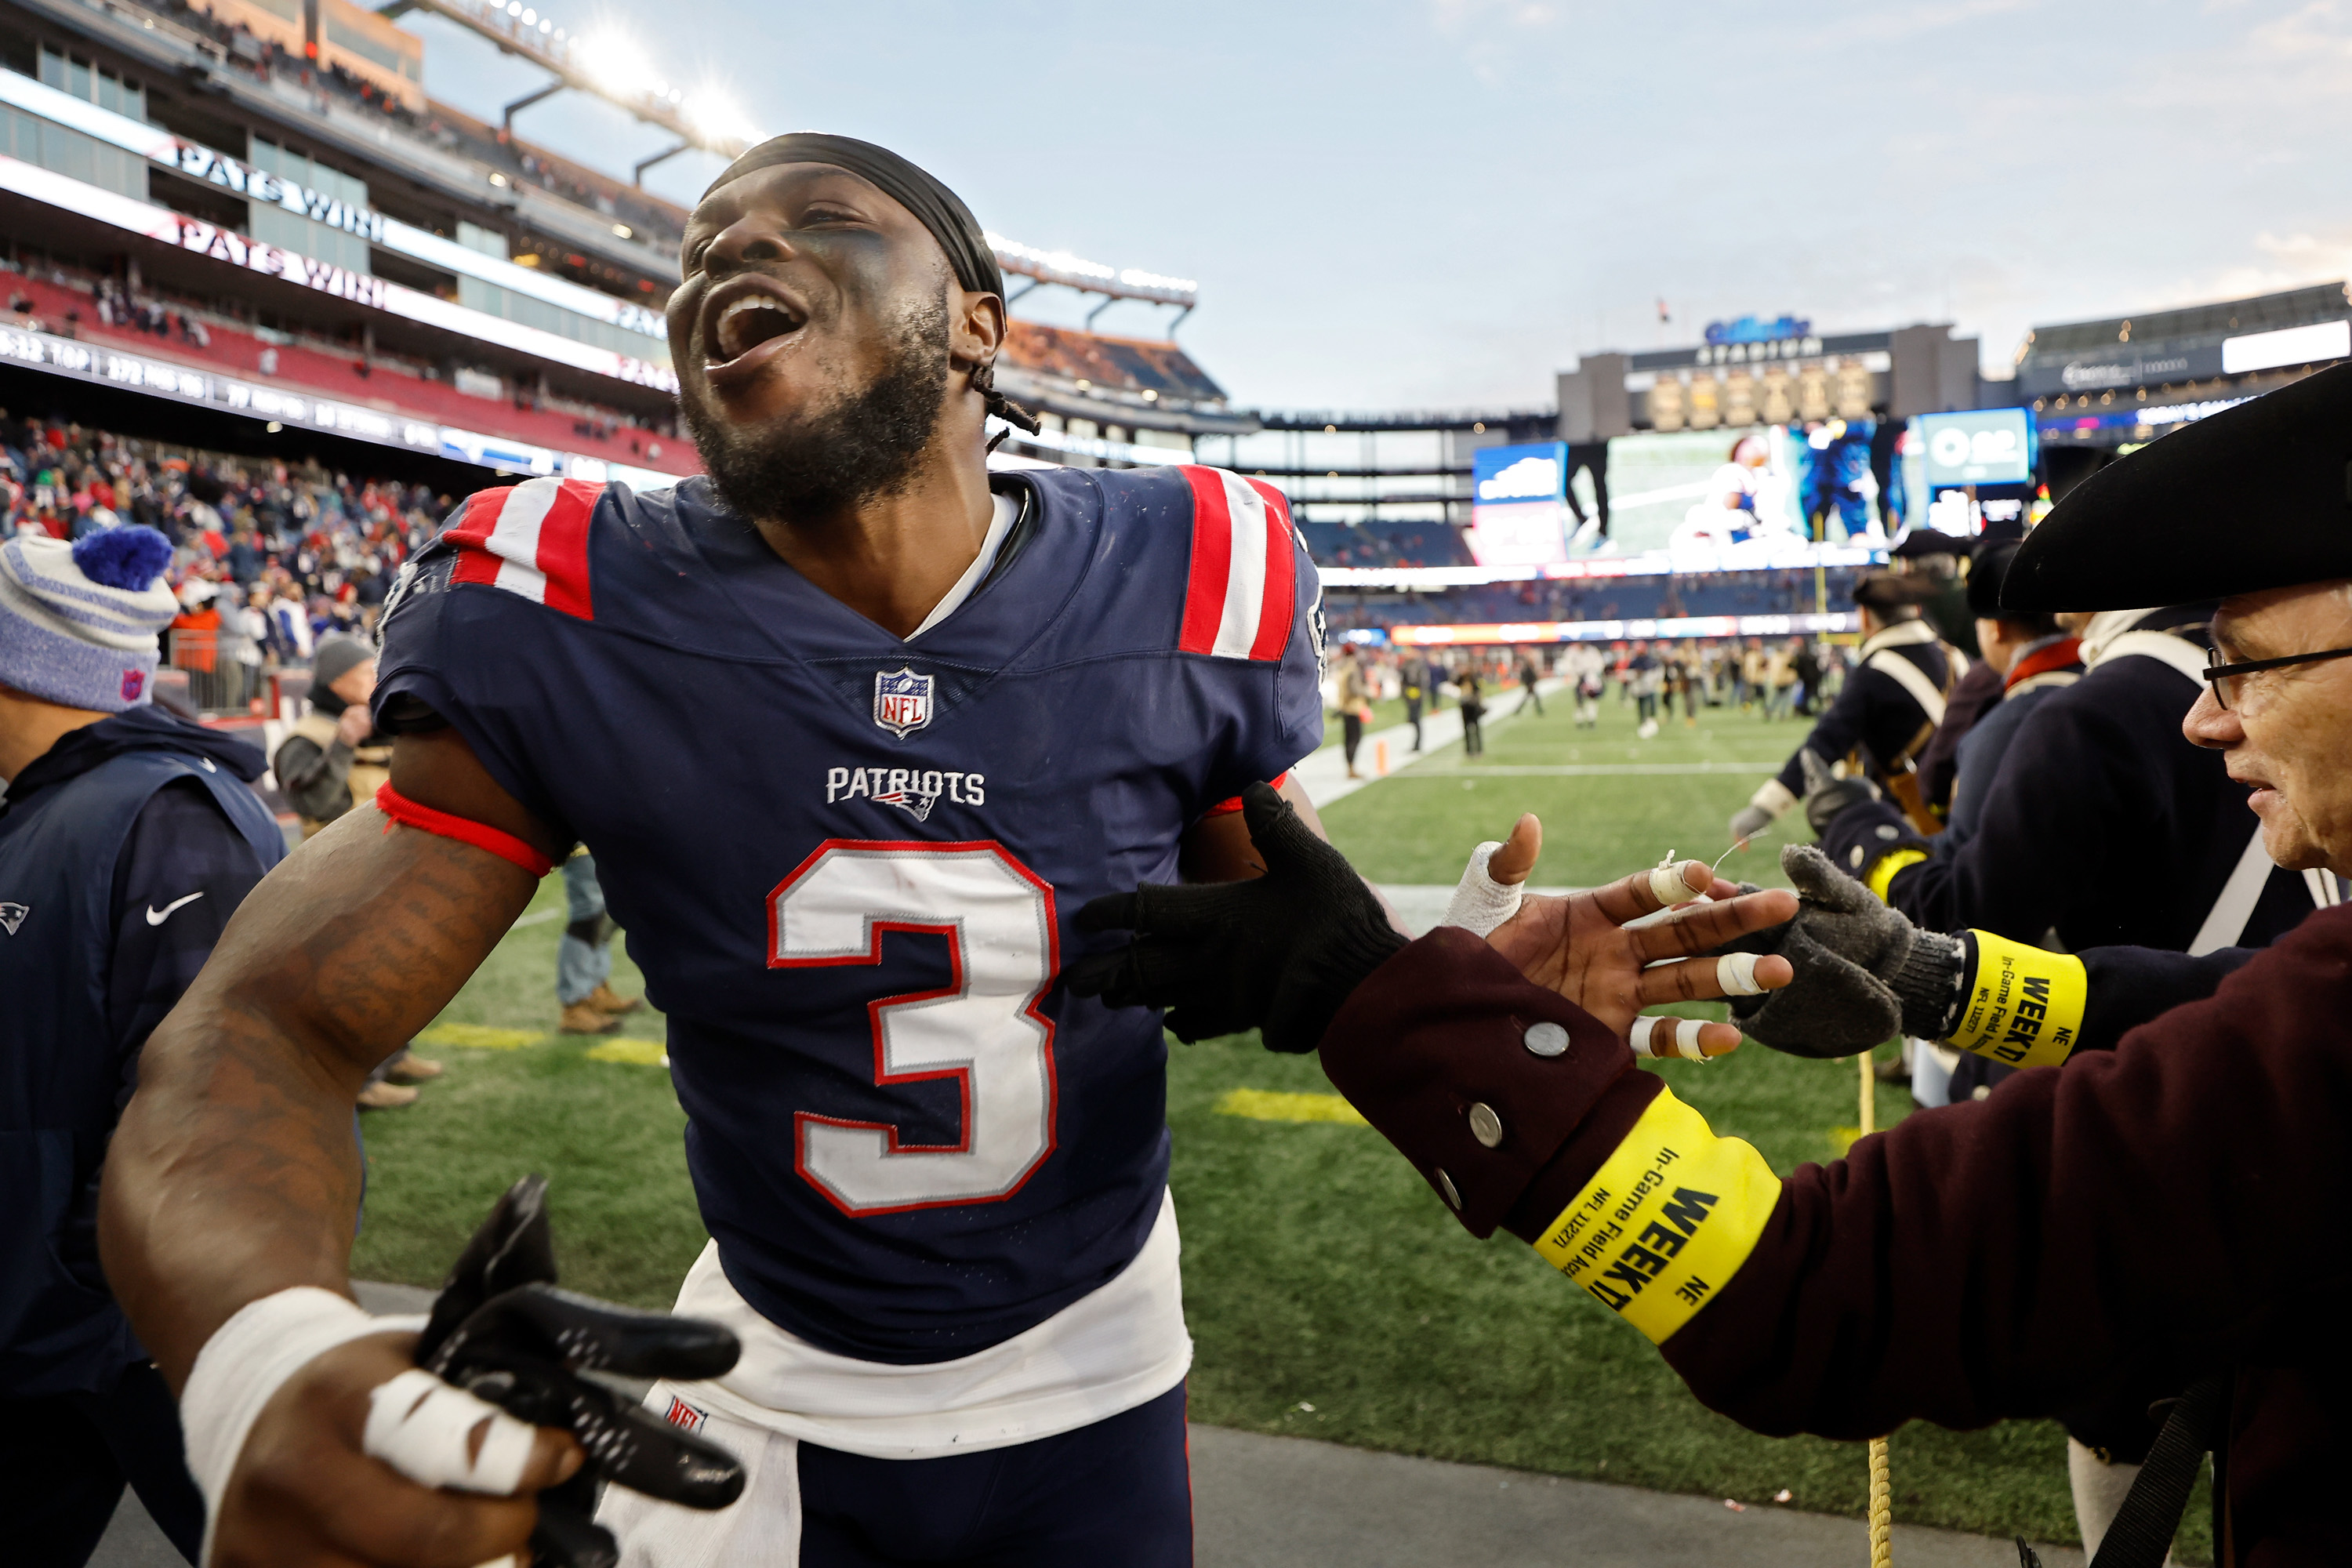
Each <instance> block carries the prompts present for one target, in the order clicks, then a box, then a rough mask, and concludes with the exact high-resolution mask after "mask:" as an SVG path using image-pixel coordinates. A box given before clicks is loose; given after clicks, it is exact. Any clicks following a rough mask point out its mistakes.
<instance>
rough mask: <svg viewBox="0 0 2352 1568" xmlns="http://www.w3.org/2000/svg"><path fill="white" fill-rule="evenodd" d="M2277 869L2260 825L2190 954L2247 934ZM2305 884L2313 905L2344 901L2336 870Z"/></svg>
mask: <svg viewBox="0 0 2352 1568" xmlns="http://www.w3.org/2000/svg"><path fill="white" fill-rule="evenodd" d="M2176 640H2178V639H2176ZM2277 869H2279V866H2278V863H2277V862H2276V861H2274V860H2273V859H2272V858H2271V852H2270V850H2269V849H2268V848H2267V847H2264V846H2263V830H2262V828H2261V826H2256V827H2255V828H2254V836H2253V837H2252V838H2250V839H2248V840H2246V848H2245V852H2244V853H2243V854H2242V855H2240V856H2239V857H2238V864H2237V866H2236V867H2235V868H2233V869H2232V870H2231V872H2230V879H2229V880H2228V881H2226V882H2224V883H2222V884H2221V897H2219V898H2217V899H2215V900H2213V907H2212V909H2210V910H2208V911H2206V915H2205V923H2204V924H2203V925H2200V926H2199V927H2198V928H2197V935H2196V937H2195V938H2194V939H2193V940H2192V941H2190V942H2189V957H2191V958H2201V957H2202V956H2204V955H2205V954H2206V953H2209V952H2215V951H2217V950H2219V949H2221V948H2224V947H2235V946H2237V945H2238V939H2239V938H2240V937H2242V936H2243V935H2245V934H2246V922H2248V921H2251V920H2252V919H2253V918H2254V906H2255V905H2256V904H2259V903H2261V902H2262V901H2263V889H2264V888H2267V887H2268V886H2270V880H2271V873H2272V872H2273V871H2275V870H2277ZM2303 886H2304V890H2305V892H2307V893H2309V894H2310V895H2311V906H2312V908H2314V909H2317V910H2330V909H2334V908H2335V907H2336V905H2338V904H2340V903H2342V902H2343V901H2344V884H2343V882H2342V881H2341V880H2340V879H2338V878H2337V877H2336V873H2335V872H2333V871H2318V870H2313V871H2305V873H2304V874H2303Z"/></svg>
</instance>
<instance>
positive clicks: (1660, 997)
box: [1486, 816, 1797, 1057]
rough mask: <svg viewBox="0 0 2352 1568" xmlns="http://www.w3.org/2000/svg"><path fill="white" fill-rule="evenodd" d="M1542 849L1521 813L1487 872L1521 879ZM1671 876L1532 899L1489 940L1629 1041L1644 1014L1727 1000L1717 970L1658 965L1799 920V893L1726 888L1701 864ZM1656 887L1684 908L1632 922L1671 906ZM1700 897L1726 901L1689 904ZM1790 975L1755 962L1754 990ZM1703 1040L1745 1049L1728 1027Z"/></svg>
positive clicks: (1707, 1031) (1714, 1047)
mask: <svg viewBox="0 0 2352 1568" xmlns="http://www.w3.org/2000/svg"><path fill="white" fill-rule="evenodd" d="M1542 848H1543V824H1542V823H1540V822H1538V820H1537V819H1536V818H1535V817H1534V816H1522V817H1520V818H1519V821H1518V826H1516V827H1514V828H1513V829H1512V830H1511V837H1510V838H1509V839H1508V841H1507V842H1506V843H1505V844H1504V846H1503V847H1502V848H1500V849H1498V850H1496V852H1495V854H1494V856H1493V858H1491V859H1489V860H1488V861H1487V863H1486V874H1487V875H1488V876H1490V877H1492V878H1493V879H1495V880H1496V881H1497V882H1505V883H1509V882H1524V881H1525V880H1526V879H1528V875H1529V874H1530V873H1531V872H1532V871H1533V870H1534V869H1535V863H1536V857H1537V856H1538V854H1540V853H1541V852H1542ZM1672 869H1673V873H1674V874H1673V875H1672V876H1670V877H1667V878H1664V879H1659V878H1656V877H1654V875H1653V873H1651V872H1649V871H1641V872H1636V873H1635V874H1634V875H1633V876H1631V877H1628V878H1626V879H1623V880H1622V881H1619V882H1612V883H1611V884H1610V885H1609V886H1607V887H1605V888H1595V889H1591V890H1589V891H1586V892H1581V893H1570V895H1568V896H1567V897H1566V898H1548V897H1542V896H1538V895H1529V896H1528V897H1527V898H1525V899H1523V900H1521V902H1520V905H1519V911H1518V913H1517V914H1516V915H1514V916H1513V917H1512V918H1511V919H1510V920H1508V921H1506V922H1504V923H1503V924H1502V925H1500V926H1497V927H1496V929H1495V930H1494V931H1490V932H1488V933H1487V937H1486V940H1487V942H1489V943H1491V944H1492V945H1493V946H1494V948H1495V950H1496V952H1500V953H1502V954H1503V956H1505V957H1506V958H1508V959H1509V960H1510V961H1511V962H1512V963H1516V964H1517V965H1518V967H1519V973H1522V974H1524V975H1526V976H1527V977H1528V979H1529V980H1531V981H1533V982H1534V983H1535V984H1538V985H1542V986H1547V987H1549V988H1550V989H1551V990H1554V991H1557V992H1559V994H1561V995H1563V996H1565V997H1567V998H1568V999H1569V1000H1570V1001H1571V1002H1573V1003H1575V1004H1576V1005H1578V1006H1580V1007H1581V1008H1583V1009H1584V1010H1585V1011H1586V1012H1588V1013H1590V1014H1591V1015H1592V1016H1594V1017H1595V1018H1597V1019H1599V1020H1600V1021H1601V1023H1603V1024H1605V1025H1607V1026H1609V1027H1610V1028H1611V1029H1612V1030H1613V1031H1614V1032H1616V1033H1617V1034H1619V1035H1623V1034H1624V1033H1626V1032H1627V1031H1628V1030H1629V1029H1631V1028H1632V1027H1633V1018H1634V1016H1635V1015H1636V1014H1638V1013H1640V1012H1641V1010H1642V1009H1643V1008H1644V1007H1654V1006H1657V1005H1661V1004H1663V1003H1670V1002H1696V1001H1705V1000H1708V999H1710V998H1715V997H1720V996H1722V995H1723V994H1725V992H1724V987H1723V982H1722V978H1721V975H1720V973H1719V972H1718V968H1717V965H1716V964H1714V963H1675V962H1662V961H1672V960H1680V959H1690V958H1693V957H1696V956H1697V955H1700V954H1704V953H1706V952H1707V951H1708V950H1709V949H1711V948H1715V947H1717V946H1719V945H1720V944H1722V943H1724V942H1730V941H1733V940H1734V939H1735V938H1737V937H1739V936H1743V935H1746V934H1748V933H1750V932H1753V931H1761V930H1764V929H1765V928H1767V927H1771V926H1778V925H1780V924H1781V923H1782V922H1783V921H1787V920H1788V919H1789V917H1790V916H1791V915H1793V914H1794V913H1796V910H1797V900H1796V899H1795V897H1794V896H1793V895H1791V894H1789V893H1785V892H1780V891H1778V890H1775V891H1771V892H1751V893H1748V894H1745V895H1742V894H1740V893H1739V889H1737V888H1735V887H1733V886H1732V885H1731V884H1730V883H1728V882H1724V881H1719V880H1717V879H1716V877H1715V874H1714V873H1713V872H1711V871H1709V870H1708V869H1707V868H1706V863H1705V862H1703V861H1698V860H1685V861H1683V862H1682V863H1681V864H1680V865H1679V866H1676V867H1675V868H1672ZM1660 880H1664V881H1665V882H1666V883H1667V884H1668V887H1667V889H1666V890H1667V891H1668V893H1669V894H1671V893H1673V892H1676V891H1679V892H1681V893H1683V894H1684V897H1683V898H1681V899H1677V900H1675V902H1676V903H1677V904H1686V905H1688V907H1687V908H1685V909H1684V910H1683V912H1682V913H1681V914H1680V915H1679V916H1678V917H1675V918H1671V919H1668V920H1665V921H1656V922H1654V923H1648V924H1642V925H1633V924H1632V923H1630V922H1633V921H1641V920H1642V919H1643V917H1644V916H1648V915H1654V914H1656V913H1657V912H1658V911H1659V910H1664V909H1665V908H1667V907H1668V906H1667V904H1666V902H1665V900H1663V899H1661V898H1660V896H1659V892H1660V889H1659V888H1658V887H1657V886H1656V883H1657V882H1658V881H1660ZM1701 898H1713V899H1716V900H1720V901H1717V902H1713V903H1695V902H1692V900H1698V899H1701ZM1653 965H1655V967H1652V966H1653ZM1793 973H1794V971H1793V970H1792V969H1791V968H1790V965H1789V963H1788V962H1787V961H1786V960H1784V959H1780V958H1773V957H1766V958H1762V959H1759V960H1758V962H1757V964H1756V980H1757V983H1758V984H1760V985H1763V986H1764V987H1766V988H1767V989H1768V990H1769V989H1770V988H1772V987H1775V986H1780V985H1786V984H1788V983H1789V981H1790V976H1791V975H1792V974H1793ZM1698 1043H1699V1048H1700V1049H1701V1050H1702V1051H1705V1052H1706V1054H1707V1055H1708V1056H1711V1057H1712V1056H1721V1055H1722V1054H1724V1053H1725V1052H1727V1051H1729V1050H1731V1049H1733V1048H1734V1047H1737V1046H1738V1044H1739V1030H1738V1028H1736V1027H1734V1026H1731V1025H1729V1024H1708V1025H1706V1026H1704V1027H1702V1028H1701V1029H1700V1031H1699V1038H1698Z"/></svg>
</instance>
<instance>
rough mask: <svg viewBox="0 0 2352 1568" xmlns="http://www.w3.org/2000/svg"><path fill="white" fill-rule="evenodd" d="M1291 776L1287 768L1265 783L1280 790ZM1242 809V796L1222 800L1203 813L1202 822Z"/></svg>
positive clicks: (1229, 814)
mask: <svg viewBox="0 0 2352 1568" xmlns="http://www.w3.org/2000/svg"><path fill="white" fill-rule="evenodd" d="M1289 776H1290V770H1289V769H1287V768H1285V769H1284V770H1283V771H1282V772H1280V773H1276V774H1275V775H1274V776H1273V777H1272V778H1270V779H1268V780H1266V781H1265V782H1266V783H1268V784H1272V785H1273V786H1274V787H1275V788H1276V789H1280V788H1281V787H1282V783H1283V781H1284V780H1285V779H1286V778H1288V777H1289ZM1241 808H1242V797H1241V796H1239V795H1235V796H1234V798H1233V799H1231V800H1221V801H1219V802H1218V803H1217V804H1216V805H1213V806H1211V807H1209V809H1208V810H1206V811H1204V812H1202V814H1201V820H1202V821H1203V822H1206V821H1208V820H1209V818H1211V817H1213V816H1232V815H1233V814H1234V813H1235V812H1237V811H1239V810H1240V809H1241Z"/></svg>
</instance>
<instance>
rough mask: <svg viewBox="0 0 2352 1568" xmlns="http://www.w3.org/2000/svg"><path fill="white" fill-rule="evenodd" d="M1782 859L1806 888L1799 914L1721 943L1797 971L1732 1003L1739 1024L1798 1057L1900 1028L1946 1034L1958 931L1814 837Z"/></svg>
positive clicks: (1865, 1044) (1956, 973)
mask: <svg viewBox="0 0 2352 1568" xmlns="http://www.w3.org/2000/svg"><path fill="white" fill-rule="evenodd" d="M1780 868H1781V869H1782V870H1783V871H1785V872H1786V873H1787V874H1788V877H1789V880H1790V881H1791V882H1793V883H1795V884H1796V886H1797V891H1798V893H1799V894H1800V895H1801V902H1800V905H1799V907H1798V910H1797V918H1796V919H1795V920H1793V921H1790V922H1789V923H1788V924H1787V925H1785V926H1780V927H1776V928H1775V929H1773V930H1770V931H1760V932H1758V933H1756V934H1755V935H1752V936H1748V937H1746V938H1742V939H1739V940H1737V941H1733V942H1729V943H1727V946H1726V948H1725V949H1724V951H1727V952H1730V951H1736V952H1769V953H1774V954H1777V955H1779V956H1780V958H1782V959H1785V960H1786V961H1788V963H1790V964H1791V965H1792V966H1793V968H1794V970H1795V974H1796V978H1795V980H1794V981H1792V982H1791V983H1790V984H1789V985H1788V986H1787V988H1786V989H1783V990H1779V991H1774V992H1772V993H1770V994H1768V995H1764V996H1759V997H1752V998H1748V999H1745V1000H1741V1001H1735V1002H1734V1003H1732V1005H1731V1012H1732V1016H1734V1017H1735V1018H1737V1019H1738V1020H1739V1024H1740V1026H1741V1027H1742V1028H1744V1029H1746V1030H1747V1031H1748V1034H1750V1035H1752V1036H1754V1037H1756V1038H1757V1039H1759V1040H1761V1041H1763V1042H1764V1044H1766V1045H1768V1046H1769V1047H1772V1048H1773V1049H1774V1050H1776V1051H1786V1052H1788V1053H1789V1054H1790V1055H1791V1056H1800V1057H1848V1056H1853V1054H1855V1053H1856V1052H1858V1051H1866V1050H1868V1049H1870V1048H1871V1047H1873V1046H1875V1045H1878V1044H1879V1043H1880V1042H1882V1041H1884V1040H1886V1039H1888V1038H1890V1037H1893V1036H1895V1035H1916V1036H1918V1037H1921V1038H1923V1039H1931V1040H1932V1039H1940V1038H1941V1037H1942V1036H1943V1032H1944V1029H1945V1027H1946V1019H1947V1018H1948V1016H1949V1014H1950V1012H1951V1008H1952V1005H1953V1004H1954V1003H1955V1002H1956V1001H1958V998H1959V981H1960V979H1961V971H1962V969H1963V968H1964V967H1965V963H1966V954H1965V949H1964V948H1963V946H1962V944H1961V943H1960V942H1959V940H1958V938H1955V937H1948V936H1942V935H1938V934H1937V933H1936V932H1934V931H1921V930H1920V929H1919V928H1918V927H1916V926H1915V925H1913V924H1912V923H1911V922H1910V921H1908V920H1906V919H1905V918H1904V917H1903V915H1902V913H1901V912H1900V911H1899V910H1891V909H1889V908H1887V907H1886V906H1885V904H1883V903H1881V902H1880V901H1879V900H1878V899H1877V898H1876V897H1875V896H1874V895H1873V894H1872V892H1871V890H1870V889H1867V888H1865V887H1864V886H1863V885H1862V884H1861V883H1860V882H1857V881H1855V880H1854V879H1853V878H1851V877H1849V876H1847V875H1846V874H1845V873H1844V872H1843V871H1841V870H1839V869H1838V868H1836V867H1835V866H1832V864H1830V861H1829V858H1828V857H1827V856H1825V855H1823V854H1822V852H1821V851H1820V850H1819V849H1816V848H1814V847H1812V846H1811V845H1810V844H1791V845H1789V846H1787V847H1784V848H1783V849H1782V850H1781V851H1780ZM1769 962H1770V961H1769V960H1759V969H1760V968H1761V966H1762V964H1763V963H1769Z"/></svg>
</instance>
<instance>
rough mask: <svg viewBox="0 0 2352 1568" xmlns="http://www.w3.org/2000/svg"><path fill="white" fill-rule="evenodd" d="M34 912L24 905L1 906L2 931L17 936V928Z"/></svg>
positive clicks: (0, 925) (0, 920) (0, 928)
mask: <svg viewBox="0 0 2352 1568" xmlns="http://www.w3.org/2000/svg"><path fill="white" fill-rule="evenodd" d="M32 912H33V911H32V910H31V909H30V908H29V907H28V906H26V905H24V904H0V931H6V932H7V933H8V934H9V935H10V936H15V935H16V928H17V927H18V926H20V925H23V924H24V923H25V917H26V915H29V914H31V913H32Z"/></svg>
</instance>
